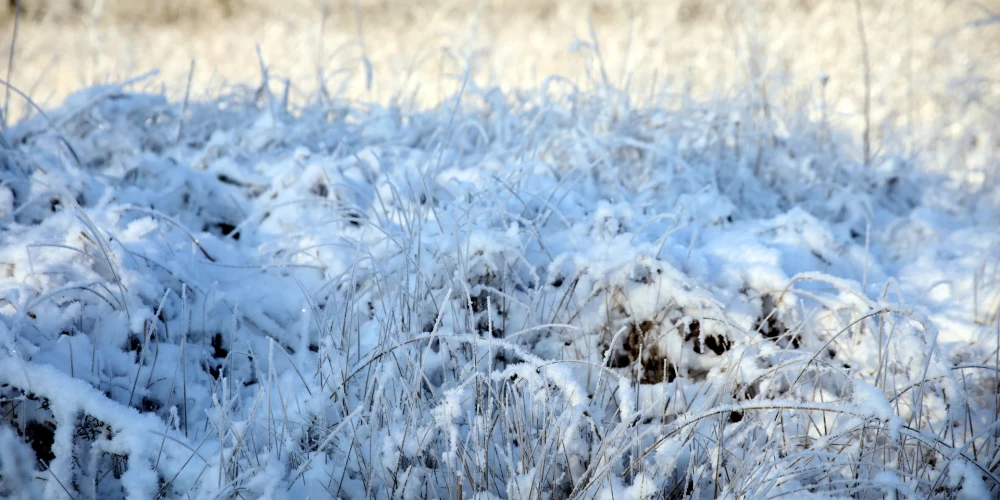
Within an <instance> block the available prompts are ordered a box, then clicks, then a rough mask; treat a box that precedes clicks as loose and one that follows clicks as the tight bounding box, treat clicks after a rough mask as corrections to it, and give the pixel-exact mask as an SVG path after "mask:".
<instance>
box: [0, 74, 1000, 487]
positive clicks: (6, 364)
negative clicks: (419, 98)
mask: <svg viewBox="0 0 1000 500" xmlns="http://www.w3.org/2000/svg"><path fill="white" fill-rule="evenodd" d="M0 138H2V142H0V293H2V295H0V344H2V347H0V416H2V419H0V496H3V497H6V498H22V499H28V498H46V499H63V498H99V497H105V498H116V497H121V496H123V495H128V496H129V498H169V499H173V498H200V499H211V498H245V499H246V498H268V499H285V498H288V499H291V498H386V499H388V498H459V497H462V498H480V499H486V498H608V499H611V498H614V499H645V498H686V497H692V498H715V497H725V498H760V497H780V496H788V497H790V498H830V497H845V496H852V495H858V496H868V497H871V496H880V497H881V496H882V495H886V496H887V497H890V498H906V497H924V496H936V497H945V498H988V497H995V496H996V495H997V494H998V491H1000V482H998V475H1000V471H998V463H1000V444H998V435H1000V428H998V423H997V421H998V419H997V416H998V411H1000V404H998V398H997V393H998V367H1000V363H998V360H997V356H998V351H997V347H998V346H997V344H998V340H1000V333H998V330H997V317H996V315H997V310H998V307H1000V281H998V280H1000V269H998V267H1000V195H998V194H997V193H998V190H997V189H996V187H995V186H992V187H990V186H987V188H984V189H971V188H969V186H968V185H967V184H964V183H962V182H957V181H956V179H955V176H953V175H952V176H949V175H948V173H940V172H938V173H935V171H934V169H932V168H929V165H925V164H924V163H922V162H923V161H925V160H926V161H930V159H931V158H932V157H930V156H926V157H924V156H920V155H911V156H906V155H903V154H893V153H892V152H891V151H881V152H879V153H878V154H877V155H875V161H874V162H873V163H872V164H871V165H863V164H861V162H859V161H858V159H857V158H858V155H857V154H856V151H857V140H856V137H852V136H848V135H847V134H845V133H842V132H840V131H838V130H835V129H832V128H831V127H829V126H828V124H825V123H823V122H817V121H816V120H811V119H809V118H808V117H807V116H806V115H805V114H804V113H799V112H796V111H795V110H781V109H775V108H771V109H769V110H766V109H765V108H764V107H763V106H762V105H761V103H760V102H758V101H756V100H754V99H753V98H751V97H749V96H743V97H741V98H740V99H737V100H732V101H721V100H720V101H715V102H706V103H691V102H685V103H684V104H683V105H669V104H666V103H652V104H651V103H645V102H643V103H639V102H635V101H633V100H631V99H630V97H629V95H628V94H627V93H625V92H622V91H619V90H615V89H614V88H611V87H609V86H598V87H597V88H595V89H592V90H587V91H583V90H574V89H572V88H569V87H567V86H566V85H564V84H562V83H561V81H560V80H558V79H553V80H550V81H549V82H547V84H546V85H545V86H543V87H542V88H540V89H537V90H534V91H525V92H520V93H507V94H504V93H501V92H500V91H497V90H492V89H480V88H476V87H475V86H474V85H469V86H468V87H467V88H465V89H464V91H463V92H462V93H461V94H460V95H457V96H454V97H452V98H451V99H448V100H446V101H444V102H442V103H441V104H440V105H439V106H437V107H435V108H432V109H426V110H420V111H412V110H407V109H405V107H403V106H395V107H380V106H375V105H361V104H356V103H342V102H336V101H334V102H317V103H313V104H311V105H309V106H306V107H303V108H302V109H297V110H294V111H289V110H287V109H286V107H285V106H283V105H282V103H281V96H280V95H272V94H270V93H268V92H267V91H266V90H263V89H261V90H260V91H259V92H257V93H256V94H255V93H254V92H252V91H246V92H241V91H237V92H234V93H232V94H230V95H225V96H222V97H219V98H217V99H215V100H213V101H210V102H200V103H196V102H191V103H183V104H182V103H178V102H168V101H167V100H166V99H165V98H163V97H162V96H159V95H154V94H144V93H132V92H129V91H126V90H125V89H123V88H122V87H120V86H106V87H96V88H91V89H88V90H87V91H84V92H81V93H78V94H75V95H73V96H72V97H71V98H69V99H68V100H67V101H66V102H65V103H64V104H63V106H62V107H60V108H58V109H56V110H51V111H48V112H47V113H46V114H40V115H37V116H35V117H33V118H31V119H29V120H26V121H22V122H20V123H18V124H16V125H15V126H13V127H10V128H8V129H7V130H5V131H4V132H3V134H2V135H0ZM990 158H993V159H994V160H995V159H996V158H997V156H995V155H994V156H991V157H990Z"/></svg>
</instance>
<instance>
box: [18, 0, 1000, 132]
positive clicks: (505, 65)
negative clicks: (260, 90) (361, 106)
mask: <svg viewBox="0 0 1000 500" xmlns="http://www.w3.org/2000/svg"><path fill="white" fill-rule="evenodd" d="M991 1H992V3H987V2H979V1H960V0H912V1H911V0H871V1H862V2H861V4H862V19H863V22H864V25H865V31H866V35H867V43H868V47H869V52H870V61H871V72H872V75H871V76H872V84H871V92H872V97H873V102H872V113H871V114H872V116H871V118H872V123H873V126H874V127H875V130H873V142H875V144H874V147H876V148H877V147H878V146H879V144H878V140H879V137H878V136H879V130H878V126H879V125H880V124H882V125H885V124H893V125H896V126H900V127H903V126H906V125H908V124H909V123H910V122H913V123H924V124H929V123H934V122H936V123H937V124H938V125H939V126H943V127H944V129H945V130H946V128H947V123H946V122H947V120H949V119H952V118H954V117H953V116H952V115H954V113H956V112H958V111H956V110H961V112H962V113H965V112H966V111H967V108H968V107H969V105H970V103H971V104H972V105H975V106H979V107H980V108H982V111H983V112H984V113H987V114H990V113H996V114H998V116H1000V104H998V103H1000V88H998V87H1000V83H998V82H1000V62H998V61H1000V22H997V19H998V18H997V16H998V15H1000V2H996V1H995V0H991ZM22 6H23V9H24V10H23V12H24V15H23V16H22V23H21V25H20V36H19V39H18V40H17V46H16V53H15V60H14V64H13V73H12V75H11V78H10V80H11V82H12V83H13V84H14V85H15V86H16V87H18V88H19V89H21V90H23V91H25V92H27V93H30V95H32V96H33V98H34V99H35V100H36V101H38V102H39V103H40V104H42V105H43V106H54V105H57V104H59V103H60V102H61V100H62V98H64V97H65V96H66V95H67V94H69V93H71V92H73V91H75V90H77V89H80V88H82V87H85V86H89V85H93V84H99V83H104V82H115V81H121V80H123V79H125V78H127V77H130V76H136V75H138V74H141V73H144V72H146V71H148V70H150V69H154V68H158V69H159V70H160V73H159V75H158V76H157V77H156V78H155V79H150V80H146V81H144V83H143V85H145V86H146V87H149V86H152V87H153V88H155V89H157V90H160V89H161V88H162V89H165V90H166V92H167V94H168V95H170V96H171V97H174V98H180V97H181V96H183V94H184V88H185V85H186V82H187V80H188V76H189V75H188V73H189V68H190V62H191V60H192V59H194V60H196V61H197V65H196V70H195V73H194V75H193V86H192V96H194V97H206V96H208V95H212V94H214V93H217V92H218V91H220V89H222V88H224V86H225V85H227V84H233V83H251V84H258V83H259V82H260V81H261V72H260V65H259V62H258V56H257V52H256V46H257V45H258V44H259V45H260V47H261V51H262V55H263V57H264V60H265V62H266V64H267V66H268V67H269V71H270V76H271V77H272V78H273V81H274V82H276V83H275V85H276V87H277V86H280V82H281V81H283V80H284V79H286V78H287V79H288V81H290V83H291V91H290V95H291V98H292V100H293V101H297V102H302V101H303V100H305V99H307V98H309V97H311V96H314V95H316V94H315V91H316V90H317V89H318V87H319V86H320V84H319V82H320V81H321V78H320V77H319V75H321V74H322V81H323V82H325V86H326V88H327V91H328V92H329V93H331V94H334V95H339V96H341V97H345V98H350V99H357V100H362V101H374V102H386V101H388V100H389V99H391V98H393V97H400V96H402V97H407V98H411V97H412V98H415V100H416V102H418V103H421V104H433V103H436V102H438V101H439V100H440V99H441V98H442V97H444V96H446V95H448V94H449V93H452V92H454V91H455V90H456V89H458V88H459V87H460V85H461V81H462V78H463V74H464V72H465V70H466V68H467V67H469V65H470V64H471V66H472V67H473V68H474V72H473V77H474V82H475V83H477V84H479V85H481V86H485V85H490V84H496V85H500V86H501V87H503V88H504V89H506V90H509V89H512V88H519V87H520V88H524V87H533V86H537V85H539V84H541V83H542V82H543V80H544V79H545V78H546V77H547V76H548V75H551V74H561V75H566V76H568V77H570V78H571V79H572V80H573V81H575V82H578V83H580V84H586V75H587V73H586V72H585V71H584V70H585V69H586V68H590V69H591V70H594V69H595V68H596V66H595V65H594V64H592V63H593V51H592V50H588V49H586V48H583V49H581V50H576V51H572V50H571V48H572V47H573V45H574V42H578V41H584V42H590V41H591V35H590V26H589V24H588V22H591V23H592V25H593V28H594V33H595V34H596V37H597V41H598V42H599V44H600V50H601V56H602V59H603V62H604V67H605V69H606V74H607V76H608V79H609V80H610V81H611V83H614V84H617V85H621V86H626V85H627V86H628V87H629V89H630V90H631V91H632V92H633V94H634V95H636V96H644V95H645V96H648V95H650V92H651V91H652V89H660V88H666V89H668V90H670V91H672V92H675V93H677V94H678V95H681V94H684V95H686V94H688V93H690V94H691V95H693V96H696V97H702V98H710V97H712V96H713V95H718V96H731V95H732V94H733V93H734V92H738V91H746V90H747V89H754V90H755V91H759V92H761V93H762V94H763V95H765V96H766V98H767V99H768V100H769V101H772V102H773V104H774V105H779V106H788V107H789V108H795V109H803V110H804V111H807V112H812V113H815V112H817V111H816V110H817V108H818V105H817V103H820V102H822V101H823V100H824V99H825V101H826V104H827V109H828V113H829V117H830V119H831V121H833V122H836V123H837V124H838V125H842V126H847V127H849V128H853V129H856V128H858V127H860V124H861V119H862V118H861V117H862V113H861V110H862V102H863V101H862V96H863V92H864V85H863V68H864V65H863V64H862V55H861V42H860V37H859V34H858V29H857V16H856V11H855V7H854V3H853V2H850V1H821V0H759V1H752V0H722V1H717V2H714V1H709V0H678V1H669V2H668V1H663V2H656V1H639V0H625V1H621V0H589V1H587V2H574V1H558V0H548V1H541V2H535V1H531V0H485V1H481V2H475V1H464V2H463V1H449V2H435V1H433V0H417V1H401V0H358V1H357V2H355V1H351V0H329V1H323V0H291V1H287V2H267V1H263V0H172V1H170V2H162V1H154V0H134V1H130V0H103V1H102V0H22ZM0 9H3V10H0V12H2V14H0V15H3V16H6V17H4V18H2V20H0V26H2V29H0V33H2V34H3V37H2V38H3V40H4V42H3V44H4V47H5V48H4V50H3V51H2V55H0V63H2V65H3V68H6V67H7V65H8V50H9V44H10V39H11V35H12V31H13V30H12V27H13V24H12V22H11V19H12V18H11V15H12V11H13V9H12V8H11V7H7V6H5V7H3V8H0ZM578 48H579V47H578ZM363 61H368V62H370V64H371V68H372V73H371V74H372V80H371V82H370V87H369V85H368V83H369V82H368V81H367V79H366V71H365V63H364V62H363ZM592 74H593V73H592ZM823 75H827V76H828V77H829V80H828V83H827V84H826V85H825V88H824V86H823V85H821V84H820V82H821V81H824V80H823V78H822V76H823ZM665 83H672V85H671V86H667V87H663V85H664V84H665ZM14 101H15V102H14V104H17V105H12V110H11V113H10V114H11V115H12V116H14V117H16V116H19V115H21V116H23V114H24V112H25V110H27V109H28V108H27V106H26V105H24V104H23V103H22V104H19V103H17V100H16V99H15V100H14ZM963 116H964V115H963ZM949 117H951V118H949ZM942 120H944V122H945V123H942Z"/></svg>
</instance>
